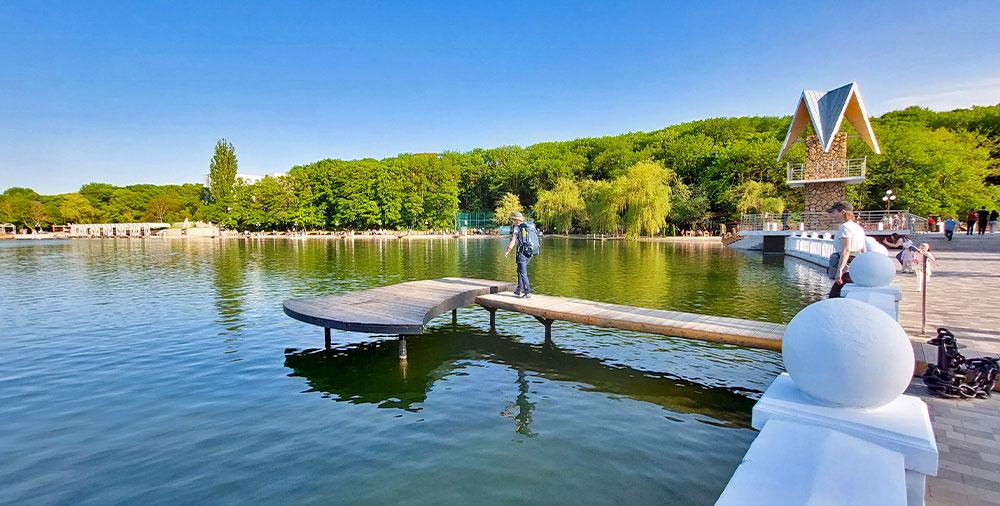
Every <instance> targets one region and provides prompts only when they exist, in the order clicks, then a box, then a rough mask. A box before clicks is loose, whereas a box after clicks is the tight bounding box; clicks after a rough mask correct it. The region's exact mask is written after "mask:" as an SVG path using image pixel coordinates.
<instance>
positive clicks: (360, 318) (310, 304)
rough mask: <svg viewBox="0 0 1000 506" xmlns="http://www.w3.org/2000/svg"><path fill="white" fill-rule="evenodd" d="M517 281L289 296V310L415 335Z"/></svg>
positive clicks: (347, 326)
mask: <svg viewBox="0 0 1000 506" xmlns="http://www.w3.org/2000/svg"><path fill="white" fill-rule="evenodd" d="M516 286H517V283H510V282H506V281H489V280H485V279H470V278H440V279H425V280H422V281H409V282H406V283H399V284H396V285H389V286H382V287H378V288H371V289H369V290H361V291H359V292H350V293H344V294H339V295H328V296H325V297H311V298H307V299H289V300H286V301H285V303H284V310H285V314H287V315H288V316H291V317H292V318H295V319H296V320H301V321H304V322H306V323H311V324H313V325H319V326H320V327H323V328H325V329H326V340H327V345H329V342H330V329H338V330H348V331H352V332H365V333H369V334H399V335H404V336H405V335H417V334H421V333H423V331H424V324H426V323H427V322H429V321H431V320H432V319H433V318H434V317H436V316H438V315H440V314H442V313H445V312H447V311H452V312H453V313H452V315H453V316H454V315H455V313H454V311H455V310H457V309H458V308H460V307H465V306H469V305H472V304H474V303H475V298H476V296H479V295H484V294H490V293H497V292H501V291H505V290H513V289H514V288H515V287H516Z"/></svg>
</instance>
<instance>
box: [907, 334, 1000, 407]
mask: <svg viewBox="0 0 1000 506" xmlns="http://www.w3.org/2000/svg"><path fill="white" fill-rule="evenodd" d="M937 332H938V335H937V337H935V338H934V339H931V340H930V341H927V344H931V345H934V346H937V347H938V361H937V365H932V366H930V367H928V368H927V371H926V372H925V373H924V375H923V380H924V385H927V390H929V391H930V392H931V393H932V394H934V395H936V396H938V397H943V398H945V399H959V398H960V399H971V398H973V397H976V398H979V399H987V398H989V397H990V395H991V391H992V390H993V386H994V385H995V384H996V382H997V375H998V373H1000V360H998V359H995V358H965V357H964V356H962V354H961V353H959V352H958V348H959V346H958V341H957V340H956V339H955V335H954V334H952V333H951V332H950V331H949V330H948V329H945V328H939V329H937Z"/></svg>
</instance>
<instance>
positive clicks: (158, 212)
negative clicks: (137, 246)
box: [143, 196, 180, 223]
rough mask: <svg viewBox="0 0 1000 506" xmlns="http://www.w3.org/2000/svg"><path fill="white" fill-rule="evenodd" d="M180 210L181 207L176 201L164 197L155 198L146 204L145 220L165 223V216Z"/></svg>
mask: <svg viewBox="0 0 1000 506" xmlns="http://www.w3.org/2000/svg"><path fill="white" fill-rule="evenodd" d="M178 209H180V205H179V204H178V203H177V201H176V200H174V199H171V198H169V197H162V196H161V197H154V198H152V199H149V202H147V203H146V214H145V215H143V220H146V221H151V222H157V223H159V222H162V221H163V218H164V217H165V216H167V215H168V214H170V213H173V212H176V211H177V210H178Z"/></svg>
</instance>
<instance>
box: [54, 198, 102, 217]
mask: <svg viewBox="0 0 1000 506" xmlns="http://www.w3.org/2000/svg"><path fill="white" fill-rule="evenodd" d="M59 212H60V213H61V214H62V216H63V218H65V220H66V222H68V223H94V219H96V218H97V216H98V212H97V209H96V208H94V206H93V205H91V204H90V201H88V200H87V199H86V198H85V197H84V196H83V195H81V194H79V193H69V194H67V195H65V196H64V198H63V201H62V204H60V205H59Z"/></svg>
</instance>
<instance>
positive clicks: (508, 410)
mask: <svg viewBox="0 0 1000 506" xmlns="http://www.w3.org/2000/svg"><path fill="white" fill-rule="evenodd" d="M528 388H529V387H528V380H527V379H525V375H524V369H520V368H518V370H517V391H518V394H517V400H515V401H514V404H511V405H509V406H507V407H505V408H503V411H501V412H500V416H502V417H504V418H513V419H514V421H516V422H517V427H515V428H514V432H517V433H518V434H520V435H522V436H529V437H535V436H537V435H538V433H535V432H531V427H529V425H531V412H532V411H533V410H534V409H535V403H533V402H528ZM514 408H517V414H514V412H513V411H514Z"/></svg>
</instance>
